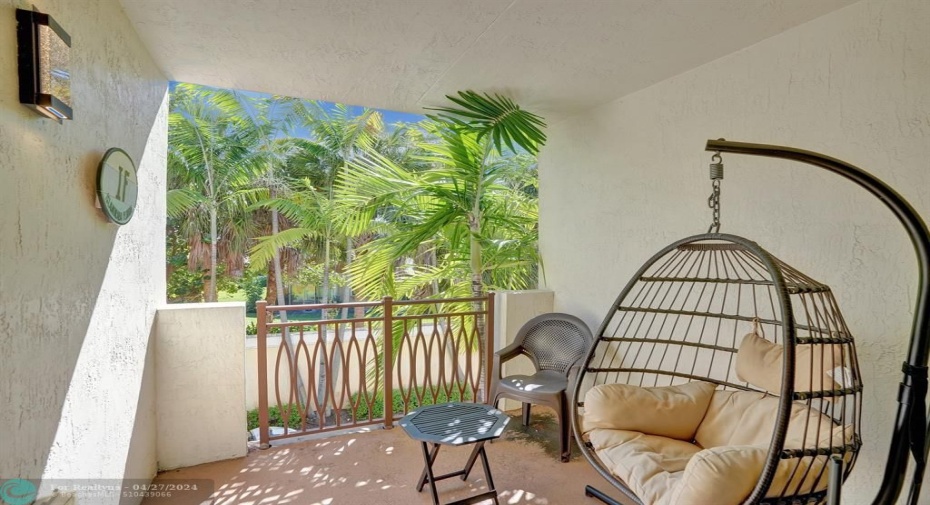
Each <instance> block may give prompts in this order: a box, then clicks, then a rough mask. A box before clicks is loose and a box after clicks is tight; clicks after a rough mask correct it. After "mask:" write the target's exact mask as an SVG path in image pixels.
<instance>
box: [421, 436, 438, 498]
mask: <svg viewBox="0 0 930 505" xmlns="http://www.w3.org/2000/svg"><path fill="white" fill-rule="evenodd" d="M422 445H423V460H424V462H425V463H426V468H424V469H423V475H422V476H421V477H420V482H419V483H418V484H417V492H420V491H422V490H423V484H424V481H425V480H429V488H430V491H431V492H432V494H433V505H439V491H437V490H436V478H435V476H434V475H433V462H435V461H436V456H437V455H439V444H434V445H433V450H432V451H430V450H429V448H428V447H427V445H426V442H423V443H422Z"/></svg>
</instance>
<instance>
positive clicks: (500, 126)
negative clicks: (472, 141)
mask: <svg viewBox="0 0 930 505" xmlns="http://www.w3.org/2000/svg"><path fill="white" fill-rule="evenodd" d="M446 98H448V99H449V100H450V101H451V102H453V103H454V104H456V105H458V107H430V108H428V109H429V110H435V111H438V112H439V113H438V114H436V115H434V116H427V117H430V118H431V119H433V120H435V121H441V122H447V123H450V124H452V125H455V126H457V127H459V128H461V129H465V130H470V131H474V132H476V133H477V134H478V138H479V139H481V138H482V137H485V136H488V137H490V138H491V139H492V141H493V142H494V147H495V148H496V149H497V151H498V152H503V146H504V145H506V146H507V147H508V148H509V149H510V150H511V151H513V152H516V148H515V146H519V147H521V148H523V149H524V150H526V151H527V152H528V153H530V154H534V155H535V154H537V153H538V152H539V148H540V147H541V146H543V145H545V143H546V134H545V133H544V132H543V128H545V127H546V123H545V121H544V120H543V119H542V118H541V117H540V116H538V115H536V114H533V113H532V112H529V111H526V110H523V109H521V108H520V106H519V105H517V104H516V103H515V102H514V101H513V100H511V99H509V98H507V97H504V96H500V95H496V94H495V95H493V96H492V95H489V94H487V93H485V94H483V95H482V94H479V93H477V92H475V91H459V93H458V96H457V97H456V96H451V95H446Z"/></svg>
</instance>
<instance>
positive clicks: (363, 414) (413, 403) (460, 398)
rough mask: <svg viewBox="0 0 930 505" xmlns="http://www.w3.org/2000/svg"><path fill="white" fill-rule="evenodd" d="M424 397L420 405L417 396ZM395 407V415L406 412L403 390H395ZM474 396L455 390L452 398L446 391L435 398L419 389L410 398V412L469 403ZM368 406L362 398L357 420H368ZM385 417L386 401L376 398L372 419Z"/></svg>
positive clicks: (354, 396)
mask: <svg viewBox="0 0 930 505" xmlns="http://www.w3.org/2000/svg"><path fill="white" fill-rule="evenodd" d="M418 395H422V396H423V403H420V402H419V401H418V400H417V396H418ZM359 396H360V395H359V394H358V393H354V394H353V395H352V396H351V404H355V402H356V401H359ZM392 397H393V402H392V404H393V405H394V413H395V414H396V413H398V412H403V411H404V397H403V394H402V393H401V390H399V389H395V390H394V394H393V395H392ZM471 399H472V394H471V390H470V389H466V390H465V394H464V395H462V394H461V393H459V392H458V390H453V391H452V395H451V397H450V396H449V395H446V393H445V391H439V392H438V394H437V395H436V396H435V397H433V393H432V392H431V391H430V390H429V389H427V388H418V389H417V392H416V394H412V395H411V397H410V410H414V409H416V408H418V407H421V406H423V405H435V404H438V403H449V402H467V401H471ZM368 411H369V409H368V405H367V404H366V403H365V398H364V397H362V398H361V400H360V403H359V406H358V408H356V409H355V419H357V420H361V419H368ZM383 416H384V399H383V398H381V397H380V396H379V397H377V398H375V400H374V402H372V406H371V418H372V419H378V418H379V417H383Z"/></svg>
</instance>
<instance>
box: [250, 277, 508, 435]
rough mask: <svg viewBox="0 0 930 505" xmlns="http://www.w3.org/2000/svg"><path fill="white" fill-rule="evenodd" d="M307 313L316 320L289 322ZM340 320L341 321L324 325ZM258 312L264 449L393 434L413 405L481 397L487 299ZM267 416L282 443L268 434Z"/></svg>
mask: <svg viewBox="0 0 930 505" xmlns="http://www.w3.org/2000/svg"><path fill="white" fill-rule="evenodd" d="M308 311H320V313H321V318H320V319H318V320H310V321H297V320H293V319H292V317H289V316H288V314H291V316H294V315H295V314H296V313H302V314H305V313H307V312H308ZM339 311H342V312H343V314H346V313H347V312H348V313H349V314H347V316H348V317H343V318H338V317H329V315H331V314H333V315H335V314H338V312H339ZM256 312H257V316H258V322H257V327H258V328H257V330H258V335H257V339H258V341H257V348H258V349H257V350H258V388H259V390H258V422H259V431H260V435H259V441H260V443H261V445H262V447H267V446H268V445H269V443H270V442H271V441H274V440H279V439H284V438H290V437H297V436H303V435H310V434H316V433H324V432H328V431H337V430H344V429H348V428H360V427H364V426H383V427H385V428H391V427H392V426H393V424H394V420H395V419H399V418H400V417H403V416H404V415H406V414H407V413H408V412H410V411H412V410H415V409H416V408H417V407H418V406H420V405H428V404H434V403H444V402H447V401H465V402H484V401H486V400H485V399H486V398H487V396H488V394H489V388H490V380H489V377H490V368H489V367H490V364H491V363H492V362H493V358H492V355H493V352H494V345H493V344H494V330H493V328H494V294H493V293H491V294H488V295H487V296H482V297H477V298H457V299H429V300H413V301H410V300H404V301H395V300H392V299H391V298H390V297H386V298H384V299H383V300H381V301H379V302H357V303H339V304H313V305H268V304H267V303H266V302H263V301H260V302H258V303H257V304H256ZM275 314H277V316H276V317H275ZM274 332H280V334H278V335H274ZM482 337H483V338H482ZM269 351H271V352H269ZM385 392H388V394H387V395H386V394H385ZM270 409H275V410H276V414H277V417H278V418H279V419H280V420H281V423H280V424H281V425H282V426H281V427H282V428H284V431H283V433H276V434H271V433H270V431H269V428H270V425H271V422H270V418H271V410H270Z"/></svg>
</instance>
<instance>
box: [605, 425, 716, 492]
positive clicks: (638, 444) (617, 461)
mask: <svg viewBox="0 0 930 505" xmlns="http://www.w3.org/2000/svg"><path fill="white" fill-rule="evenodd" d="M588 441H589V442H591V445H592V446H593V447H594V449H595V450H596V451H597V457H598V458H600V460H601V462H603V463H604V465H605V466H606V467H607V468H608V470H610V472H611V473H613V474H614V475H616V476H617V477H619V478H620V479H621V480H622V481H623V482H626V483H627V485H629V486H630V489H631V490H632V491H633V492H634V493H636V496H639V498H640V499H641V500H642V501H643V503H659V502H660V500H662V498H663V496H666V495H668V494H669V490H671V489H673V488H675V486H676V485H677V483H678V481H679V480H681V476H682V473H683V472H684V470H685V467H686V466H687V465H688V461H690V460H691V459H692V457H693V456H694V455H695V454H697V453H698V452H700V450H701V448H700V447H698V446H696V445H694V444H690V443H688V442H682V441H681V440H674V439H671V438H667V437H657V436H654V435H646V434H644V433H639V432H636V431H624V430H611V429H603V428H598V429H594V430H592V431H591V432H590V433H588Z"/></svg>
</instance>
